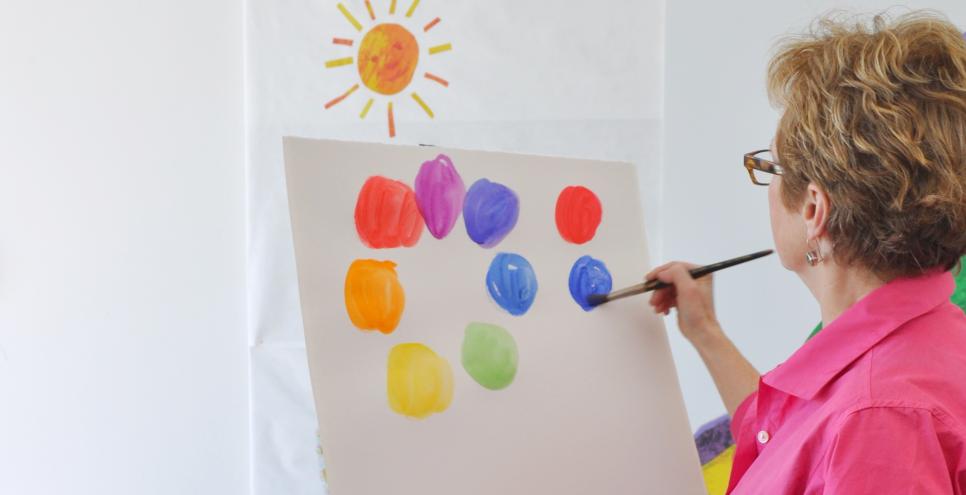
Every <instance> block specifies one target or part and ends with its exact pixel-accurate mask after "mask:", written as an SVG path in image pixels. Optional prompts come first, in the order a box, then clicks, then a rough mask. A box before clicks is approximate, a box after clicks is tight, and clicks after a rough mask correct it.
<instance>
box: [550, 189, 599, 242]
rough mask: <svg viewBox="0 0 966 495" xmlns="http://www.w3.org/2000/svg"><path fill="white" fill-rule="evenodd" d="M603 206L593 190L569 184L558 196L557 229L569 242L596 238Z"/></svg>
mask: <svg viewBox="0 0 966 495" xmlns="http://www.w3.org/2000/svg"><path fill="white" fill-rule="evenodd" d="M601 214H602V208H601V206H600V200H599V199H597V195H596V194H594V192H593V191H591V190H590V189H587V188H586V187H584V186H569V187H567V188H565V189H564V190H563V191H560V196H558V197H557V230H558V231H559V232H560V237H563V239H564V240H565V241H567V242H572V243H574V244H583V243H585V242H587V241H589V240H591V239H593V238H594V234H596V233H597V227H598V226H600V217H601Z"/></svg>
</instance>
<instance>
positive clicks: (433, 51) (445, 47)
mask: <svg viewBox="0 0 966 495" xmlns="http://www.w3.org/2000/svg"><path fill="white" fill-rule="evenodd" d="M452 49H453V44H452V43H446V44H443V45H436V46H431V47H429V54H430V55H436V54H437V53H443V52H448V51H450V50H452Z"/></svg>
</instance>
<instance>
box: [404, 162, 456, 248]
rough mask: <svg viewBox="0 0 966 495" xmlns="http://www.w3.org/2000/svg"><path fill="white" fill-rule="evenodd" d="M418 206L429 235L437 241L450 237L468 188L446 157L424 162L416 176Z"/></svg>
mask: <svg viewBox="0 0 966 495" xmlns="http://www.w3.org/2000/svg"><path fill="white" fill-rule="evenodd" d="M415 186H416V204H417V205H418V206H419V212H420V213H421V214H422V216H423V219H424V220H425V221H426V228H427V229H429V233H430V234H432V235H433V237H435V238H437V239H442V238H444V237H446V236H447V235H449V233H450V231H452V230H453V227H454V226H455V225H456V221H457V220H459V217H460V212H461V211H462V209H463V200H464V199H465V198H466V186H465V185H464V184H463V179H462V178H461V177H460V174H459V172H458V171H457V170H456V167H455V166H453V161H452V160H451V159H450V158H449V157H448V156H446V155H439V156H437V157H436V159H435V160H430V161H428V162H423V165H422V166H421V167H420V168H419V173H418V174H416V181H415Z"/></svg>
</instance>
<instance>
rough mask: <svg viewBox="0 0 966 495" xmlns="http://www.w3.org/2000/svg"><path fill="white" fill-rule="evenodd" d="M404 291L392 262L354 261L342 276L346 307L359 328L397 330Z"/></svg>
mask: <svg viewBox="0 0 966 495" xmlns="http://www.w3.org/2000/svg"><path fill="white" fill-rule="evenodd" d="M405 307H406V294H405V292H404V291H403V287H402V284H400V283H399V278H398V277H397V275H396V264H395V263H393V262H391V261H377V260H355V261H353V262H352V264H351V265H349V271H348V272H347V273H346V276H345V309H346V313H348V315H349V319H350V320H352V324H353V325H355V327H356V328H358V329H359V330H378V331H380V332H382V333H385V334H389V333H392V332H393V331H394V330H396V327H397V326H398V325H399V320H400V319H401V318H402V314H403V310H404V309H405Z"/></svg>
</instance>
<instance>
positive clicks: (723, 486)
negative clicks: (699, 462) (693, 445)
mask: <svg viewBox="0 0 966 495" xmlns="http://www.w3.org/2000/svg"><path fill="white" fill-rule="evenodd" d="M734 460H735V446H734V445H732V446H731V447H728V448H727V449H725V450H724V452H722V453H720V454H718V456H717V457H715V458H714V459H711V460H710V461H708V463H707V464H705V465H704V466H701V474H702V475H704V485H705V486H706V487H707V488H708V495H724V493H725V492H726V491H727V490H728V479H729V478H730V477H731V465H732V464H733V463H734Z"/></svg>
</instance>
